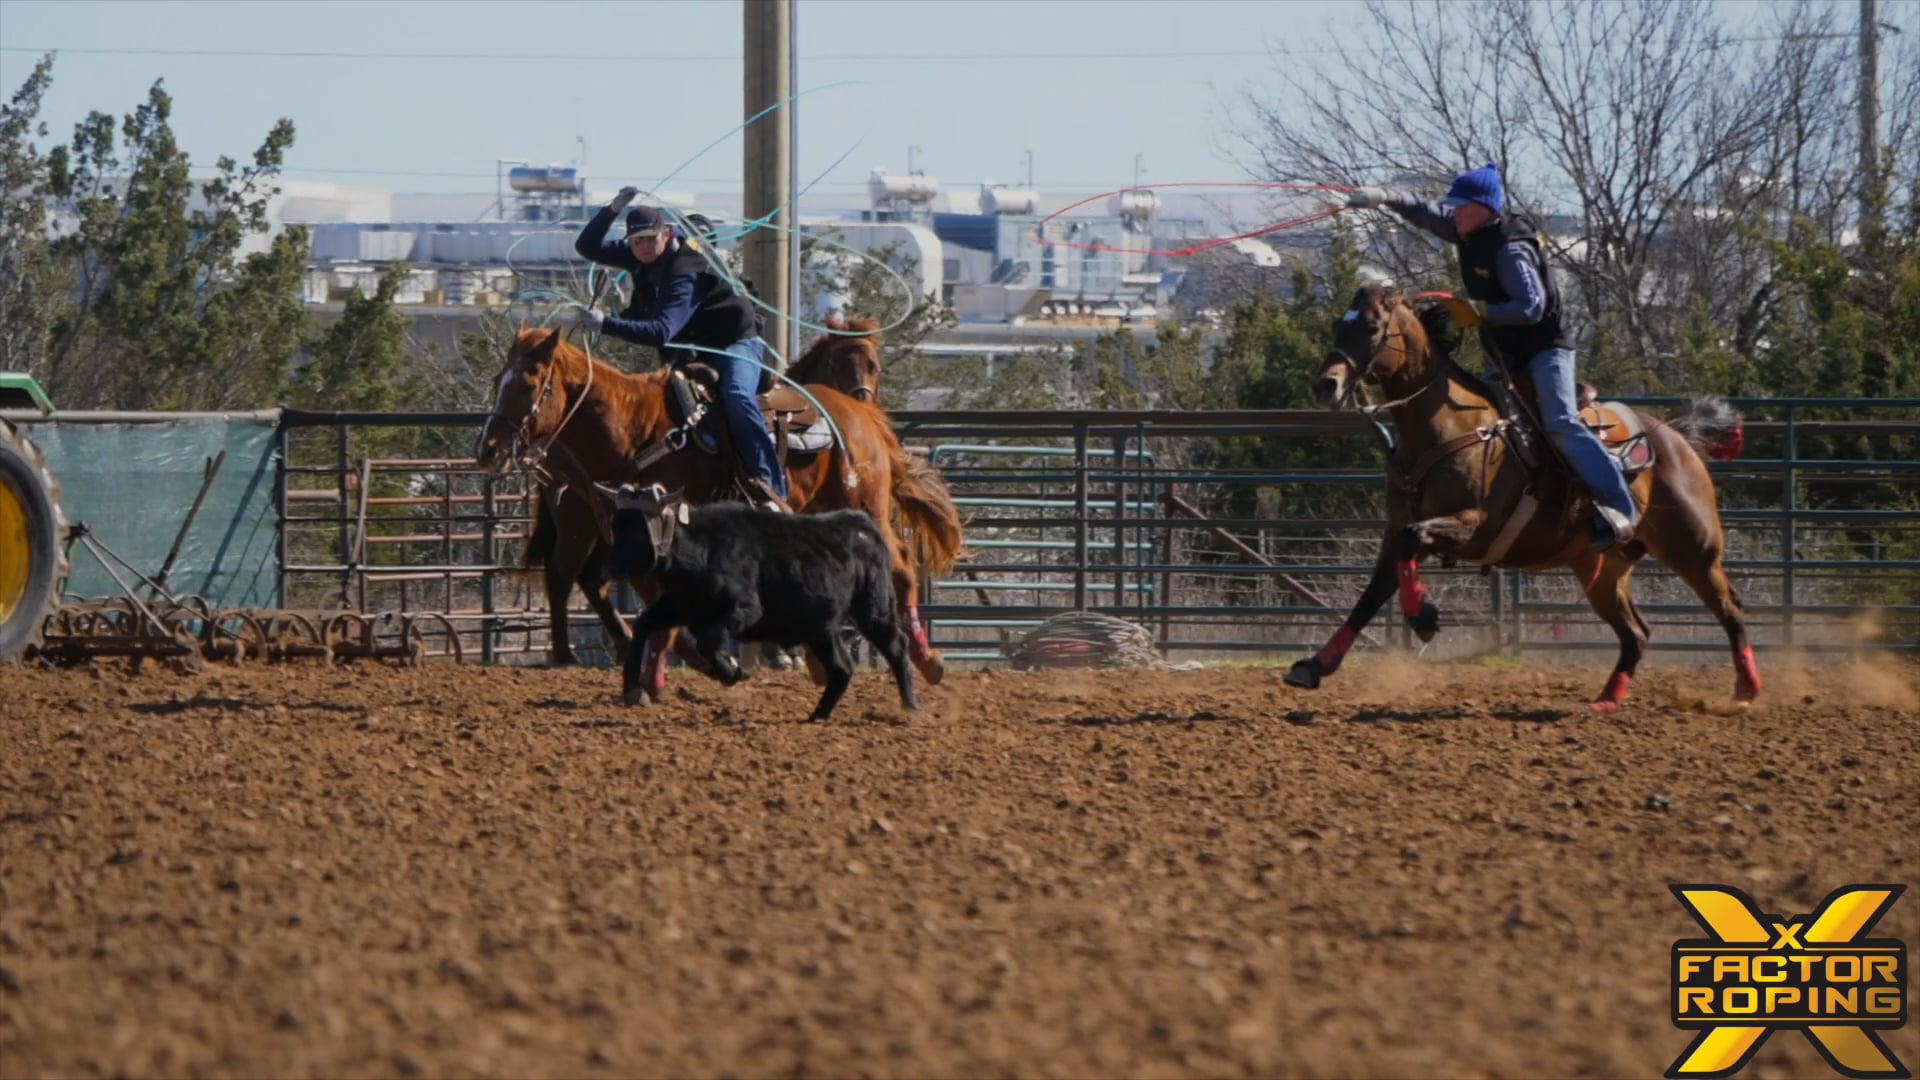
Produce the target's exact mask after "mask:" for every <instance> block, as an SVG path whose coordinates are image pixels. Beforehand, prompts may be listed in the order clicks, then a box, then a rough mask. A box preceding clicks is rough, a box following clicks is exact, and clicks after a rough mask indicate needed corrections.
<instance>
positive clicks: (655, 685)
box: [640, 633, 684, 701]
mask: <svg viewBox="0 0 1920 1080" xmlns="http://www.w3.org/2000/svg"><path fill="white" fill-rule="evenodd" d="M683 643H684V642H683ZM640 686H641V688H642V689H644V690H646V692H647V694H648V696H650V697H652V698H653V699H654V700H655V701H658V700H660V695H661V694H664V693H666V691H667V635H666V634H665V633H659V634H655V635H653V636H652V637H650V638H648V639H647V666H646V668H645V671H644V673H643V675H642V676H641V679H640Z"/></svg>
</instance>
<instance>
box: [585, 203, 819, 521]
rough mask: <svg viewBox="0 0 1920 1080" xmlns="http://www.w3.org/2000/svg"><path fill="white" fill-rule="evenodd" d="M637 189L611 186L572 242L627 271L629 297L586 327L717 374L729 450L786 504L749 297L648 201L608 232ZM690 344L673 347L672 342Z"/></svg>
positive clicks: (756, 317)
mask: <svg viewBox="0 0 1920 1080" xmlns="http://www.w3.org/2000/svg"><path fill="white" fill-rule="evenodd" d="M638 194H639V190H638V189H636V188H631V187H624V188H621V189H620V193H619V194H618V195H615V196H614V197H613V201H612V202H609V203H608V204H607V205H606V206H605V207H604V208H602V209H601V211H600V212H599V213H597V214H595V215H594V216H593V220H591V221H589V222H587V227H586V228H584V229H582V230H580V238H579V239H578V240H576V241H575V242H574V245H573V249H574V250H575V251H577V252H579V253H580V255H581V257H582V258H585V259H590V260H592V261H593V262H596V263H599V264H600V265H602V266H611V267H616V268H618V269H621V270H625V271H626V272H627V273H628V274H630V275H632V277H633V299H632V301H631V302H629V303H628V304H627V308H626V310H625V311H622V312H621V313H620V314H619V315H618V316H609V315H605V314H602V313H601V312H600V311H599V310H598V309H595V310H593V311H589V312H588V313H587V316H586V320H585V321H586V324H587V326H588V328H589V329H592V330H595V331H598V332H602V333H607V334H612V335H613V336H614V337H617V338H619V339H621V340H622V341H631V342H633V343H634V344H635V345H650V346H653V347H654V348H657V349H660V350H661V351H662V353H663V354H664V355H665V356H666V357H667V358H668V359H669V361H670V362H672V363H685V362H687V361H689V360H692V359H694V358H695V357H696V356H697V357H698V359H699V360H700V362H701V363H704V364H707V365H709V366H711V367H712V368H713V369H714V370H715V371H717V372H719V374H720V386H719V399H720V400H719V406H720V412H721V415H722V417H723V418H724V419H725V421H726V424H727V431H728V433H729V435H731V436H732V441H733V445H734V450H735V452H736V453H738V454H739V455H740V459H741V461H742V463H743V464H745V465H746V467H747V472H748V474H749V475H750V476H751V477H752V478H753V479H754V480H755V481H757V482H758V483H759V485H760V486H761V487H763V488H764V489H765V492H764V493H765V494H766V495H767V496H768V497H769V501H770V502H772V503H775V504H778V505H779V506H780V507H782V508H784V507H785V501H786V497H787V477H786V471H785V470H784V469H782V468H781V467H780V457H779V454H778V453H777V452H776V451H775V448H774V445H773V436H771V435H769V434H768V433H767V428H766V424H765V422H764V421H763V420H762V418H761V415H760V405H759V402H758V400H757V399H756V392H757V391H758V389H759V386H760V373H761V367H760V364H761V360H762V358H763V357H764V356H765V355H766V343H765V342H763V341H761V340H760V330H761V325H762V319H761V317H760V313H759V311H758V310H756V309H755V307H754V305H753V302H752V301H751V300H749V299H748V298H747V297H745V296H743V295H741V294H740V293H739V292H738V291H736V290H735V289H734V287H733V285H732V284H731V283H730V282H729V281H728V280H727V279H726V278H724V277H722V276H720V275H719V274H717V273H715V272H714V268H713V266H712V265H711V264H710V263H709V262H708V261H707V256H706V255H705V254H703V253H702V250H701V246H700V241H699V240H698V239H697V238H695V237H691V236H681V235H679V232H678V230H676V229H675V227H674V226H673V224H672V223H671V222H669V221H668V220H667V215H666V214H665V212H663V211H662V210H661V209H660V208H659V207H657V206H636V207H634V208H633V209H631V210H627V235H626V237H625V238H624V239H621V240H608V239H607V238H606V237H607V232H608V231H609V230H610V229H611V228H612V227H613V219H614V218H615V217H616V216H618V215H619V213H620V211H622V210H625V209H626V208H627V204H628V203H631V202H632V201H633V199H634V197H635V196H636V195H638ZM687 345H691V346H698V349H697V350H696V349H685V348H680V349H676V348H675V346H687Z"/></svg>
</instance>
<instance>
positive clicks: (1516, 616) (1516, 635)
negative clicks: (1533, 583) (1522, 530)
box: [1508, 568, 1527, 656]
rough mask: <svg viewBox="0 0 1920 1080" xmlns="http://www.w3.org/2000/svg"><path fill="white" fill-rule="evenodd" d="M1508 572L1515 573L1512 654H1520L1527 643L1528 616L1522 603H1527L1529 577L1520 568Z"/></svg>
mask: <svg viewBox="0 0 1920 1080" xmlns="http://www.w3.org/2000/svg"><path fill="white" fill-rule="evenodd" d="M1508 573H1510V574H1512V575H1513V577H1512V581H1513V653H1512V655H1514V656H1520V655H1523V654H1524V653H1525V652H1526V644H1527V617H1526V615H1525V613H1524V612H1522V611H1521V610H1520V608H1521V605H1523V604H1525V603H1526V600H1527V579H1526V578H1525V577H1523V576H1522V575H1521V573H1520V570H1519V569H1518V568H1515V569H1513V570H1510V571H1508Z"/></svg>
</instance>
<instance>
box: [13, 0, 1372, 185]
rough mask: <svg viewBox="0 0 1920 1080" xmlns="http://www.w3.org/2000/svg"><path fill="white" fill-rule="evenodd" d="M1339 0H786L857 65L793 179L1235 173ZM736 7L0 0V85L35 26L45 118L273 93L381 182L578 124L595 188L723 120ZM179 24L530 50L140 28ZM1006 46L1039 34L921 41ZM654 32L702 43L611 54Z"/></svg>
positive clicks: (415, 180) (824, 66)
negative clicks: (1029, 171)
mask: <svg viewBox="0 0 1920 1080" xmlns="http://www.w3.org/2000/svg"><path fill="white" fill-rule="evenodd" d="M1347 7H1348V5H1346V4H1344V3H1341V2H1338V0H1291V2H1274V0H1179V2H1178V3H1168V2H1165V0H1158V2H1116V0H1098V2H1096V0H1051V2H1017V0H893V2H887V0H800V5H799V48H800V53H801V62H800V67H801V85H802V87H803V88H805V87H816V86H822V85H824V84H828V83H834V82H840V81H843V80H863V81H864V82H865V83H866V85H858V86H846V87H842V88H838V89H826V90H820V91H818V92H815V93H813V94H811V95H809V96H807V97H805V98H804V99H803V101H802V103H801V113H800V116H801V144H802V146H801V162H800V166H801V170H802V173H803V179H804V178H810V177H812V176H813V175H814V174H816V173H818V172H820V171H821V170H823V169H826V168H827V167H828V166H829V165H830V164H831V163H832V162H833V161H834V160H835V159H836V158H839V157H840V156H841V155H842V154H845V153H847V152H848V151H849V150H851V151H852V152H851V154H850V156H848V157H847V159H846V160H845V162H844V163H842V164H841V165H840V166H839V167H838V168H836V169H835V170H834V171H833V172H832V173H831V174H830V181H832V183H830V184H829V185H827V186H826V188H825V190H847V189H849V188H852V187H854V186H856V185H858V184H859V183H861V182H863V181H864V179H865V177H866V175H867V172H868V170H869V169H871V168H872V167H873V166H875V165H886V166H887V167H888V168H890V169H891V170H892V171H894V172H905V171H906V167H907V147H908V146H909V145H918V146H920V147H921V148H922V151H921V153H920V155H919V163H920V166H921V167H922V168H923V169H925V170H926V171H927V172H929V173H932V174H933V175H935V176H938V177H940V178H941V179H942V181H943V182H945V183H946V184H947V185H948V186H949V187H952V186H970V185H972V184H974V183H976V182H978V181H980V180H982V179H987V178H989V177H991V178H993V179H996V180H999V181H1001V182H1008V181H1015V180H1019V179H1021V174H1022V171H1023V165H1022V155H1023V153H1024V152H1025V151H1026V150H1027V149H1029V148H1031V149H1032V150H1033V151H1034V154H1035V170H1034V171H1035V180H1036V186H1038V187H1040V188H1042V189H1043V190H1045V189H1049V188H1051V189H1052V190H1055V191H1060V190H1066V189H1075V190H1100V189H1102V188H1112V187H1119V186H1122V185H1124V184H1126V183H1128V182H1130V181H1131V179H1132V176H1133V165H1134V156H1135V155H1136V154H1143V155H1145V164H1146V179H1147V180H1148V181H1149V182H1152V181H1156V180H1158V181H1174V180H1234V179H1243V178H1244V177H1245V174H1244V173H1243V172H1242V171H1240V169H1239V168H1238V167H1236V166H1235V165H1234V164H1232V162H1231V161H1230V160H1228V156H1227V152H1226V148H1227V147H1228V146H1229V145H1230V144H1231V142H1232V139H1231V136H1230V134H1229V128H1230V123H1229V120H1230V117H1229V114H1228V110H1229V108H1230V107H1231V103H1232V101H1233V100H1234V98H1235V97H1236V95H1237V92H1238V91H1239V90H1240V89H1241V88H1242V87H1244V86H1246V85H1248V84H1250V83H1258V82H1260V81H1261V80H1262V79H1263V77H1264V76H1265V73H1267V72H1268V71H1270V70H1271V65H1272V64H1273V63H1274V60H1273V59H1272V58H1271V57H1270V56H1269V55H1268V54H1267V52H1266V50H1267V49H1268V48H1269V47H1276V48H1295V49H1298V48H1314V47H1316V46H1324V45H1325V44H1327V43H1328V42H1330V41H1331V40H1332V39H1331V35H1330V33H1329V22H1330V20H1335V19H1340V18H1342V17H1343V16H1350V15H1353V14H1358V13H1357V12H1351V11H1348V10H1346V9H1347ZM740 24H741V9H740V5H739V3H738V2H737V0H688V2H678V3H669V2H638V0H629V2H620V3H612V2H589V0H542V2H539V3H527V2H513V3H494V2H475V0H467V2H462V0H432V2H428V0H385V2H379V3H362V2H353V0H285V2H279V3H263V2H254V3H247V2H238V0H231V2H153V0H141V2H135V3H124V2H86V0H57V2H43V0H0V46H4V48H5V49H6V50H9V51H4V52H0V86H4V90H5V93H6V94H7V95H8V96H11V94H12V92H13V90H14V89H16V88H17V87H18V86H19V84H20V82H21V80H22V79H23V78H24V77H25V76H26V74H27V72H28V71H29V70H30V69H31V65H32V63H33V62H34V60H35V59H36V58H37V56H38V50H40V49H44V48H50V49H54V50H57V51H59V53H60V55H59V56H58V58H57V60H56V62H55V68H54V87H53V91H52V93H51V94H50V95H49V100H48V102H47V107H46V109H45V111H44V114H43V116H44V119H46V120H47V121H48V122H49V124H50V126H51V128H52V132H53V134H54V135H55V136H56V137H60V138H64V137H65V136H67V135H68V134H69V133H70V132H71V130H72V126H73V123H74V122H75V121H76V120H78V119H80V118H81V117H83V116H84V115H85V114H86V113H87V112H88V111H89V110H91V109H100V110H104V111H109V112H112V113H115V114H116V115H118V114H122V113H125V112H126V111H128V110H129V109H130V108H131V107H133V106H134V105H135V104H136V103H138V102H139V101H140V100H141V99H142V97H143V96H144V94H145V91H146V87H147V86H148V85H149V84H151V83H152V81H153V80H154V79H156V78H164V79H165V81H166V86H167V89H168V91H169V92H170V93H171V94H172V95H173V97H174V101H175V112H174V125H175V130H176V132H177V133H178V135H179V138H180V140H181V143H182V145H183V146H184V147H185V148H186V149H187V150H188V152H189V153H191V154H192V155H193V157H194V159H195V161H196V162H201V163H207V164H210V163H211V162H212V161H213V159H214V158H215V157H216V156H217V155H219V154H222V153H225V154H230V155H233V156H236V157H244V156H245V155H247V154H249V153H251V151H252V150H253V149H254V147H255V146H257V145H258V143H259V140H260V138H261V136H262V135H264V134H265V132H266V131H267V129H268V128H269V127H270V126H271V125H272V123H273V122H274V120H275V119H276V118H278V117H281V116H289V117H292V118H293V120H294V124H295V128H296V139H295V145H294V148H293V151H292V155H291V159H290V163H289V168H288V169H287V175H289V176H295V177H306V178H312V179H334V180H339V181H342V182H353V183H367V184H374V185H378V186H382V187H389V188H391V189H393V190H396V191H403V192H406V191H422V192H424V191H442V192H445V191H491V190H492V189H493V172H494V160H495V159H496V158H499V157H520V158H529V159H532V160H533V161H535V162H537V163H545V162H547V161H561V162H566V161H572V160H573V159H574V158H575V157H576V156H577V154H578V147H577V144H576V142H575V139H576V137H579V136H584V137H585V138H586V148H587V166H588V171H589V172H590V173H591V174H592V176H593V177H594V178H595V184H594V186H595V188H596V189H598V188H600V187H603V186H612V185H613V184H614V183H615V182H624V181H627V180H632V181H635V182H637V183H640V184H641V185H642V186H647V185H649V184H651V183H653V182H655V181H657V180H659V179H660V177H661V175H662V174H663V173H665V172H666V171H667V170H669V169H671V168H673V167H674V166H676V165H678V164H680V163H681V162H682V161H683V160H684V159H686V158H688V157H690V156H691V155H693V154H694V153H695V152H696V151H697V150H699V149H700V147H702V146H704V145H706V144H707V143H709V142H711V141H713V140H714V139H716V138H720V137H722V136H725V135H726V134H727V133H728V132H729V131H731V130H732V129H734V128H735V126H736V125H737V124H738V123H739V122H740V119H741V75H740V64H739V61H738V60H737V59H725V57H731V56H737V55H738V53H739V42H740V36H741V26H740ZM83 49H94V50H154V51H147V52H131V53H119V52H115V53H98V52H96V53H89V52H83V51H77V50H83ZM181 49H205V50H233V51H235V52H237V53H260V52H280V53H286V52H336V53H367V52H384V53H402V54H423V53H431V54H449V53H453V54H483V55H488V56H496V55H502V54H511V55H514V56H516V57H517V56H525V55H529V54H532V55H538V56H544V57H552V58H551V59H541V60H518V59H516V60H491V59H485V60H476V59H417V58H406V59H401V58H372V57H368V58H360V57H341V56H330V57H299V56H285V55H282V56H265V55H223V56H206V55H164V54H163V53H161V52H159V50H181ZM11 50H33V51H11ZM1007 53H1019V54H1050V55H1054V56H1055V57H1056V58H1054V59H1045V60H1041V59H1033V60H1018V61H1010V60H980V59H972V60H958V59H945V58H944V57H948V56H953V55H955V54H968V55H980V54H985V55H990V56H995V55H1005V54H1007ZM1089 53H1106V54H1113V53H1127V54H1148V55H1147V56H1142V57H1136V58H1092V57H1087V56H1086V55H1085V54H1089ZM928 54H939V55H940V57H942V58H928ZM667 55H671V56H675V57H695V58H700V57H719V58H718V59H675V60H671V61H662V60H646V59H625V58H627V57H655V56H667ZM582 56H591V57H597V59H589V60H581V59H576V58H578V57H582ZM848 57H857V58H872V59H848ZM903 57H912V59H903ZM616 58H619V59H616ZM740 153H741V151H740V139H739V136H738V134H737V133H736V134H734V135H733V136H732V137H731V138H728V139H727V141H726V142H724V143H722V144H721V145H720V146H718V147H716V148H715V149H713V150H712V151H710V152H709V153H708V154H707V155H706V156H705V157H704V158H702V159H701V160H700V161H699V162H698V163H696V164H694V165H693V166H691V167H689V168H688V169H687V170H686V171H685V173H684V174H683V177H682V178H681V179H679V180H676V181H674V182H673V183H671V184H669V185H668V187H669V188H670V189H672V190H688V189H693V190H701V191H721V190H733V189H737V187H738V177H739V171H740ZM327 170H370V171H366V172H350V171H327ZM382 173H412V174H452V175H381V174H382Z"/></svg>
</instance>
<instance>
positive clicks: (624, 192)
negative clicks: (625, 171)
mask: <svg viewBox="0 0 1920 1080" xmlns="http://www.w3.org/2000/svg"><path fill="white" fill-rule="evenodd" d="M639 195H640V189H639V188H637V187H634V186H633V185H632V184H628V185H627V186H626V187H623V188H621V189H620V192H619V194H617V195H615V196H614V197H613V201H612V202H610V203H608V204H607V209H609V210H612V211H613V212H614V213H616V214H617V213H619V212H620V211H622V210H625V209H626V208H627V204H628V203H630V202H632V201H633V200H634V199H636V198H638V197H639Z"/></svg>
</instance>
